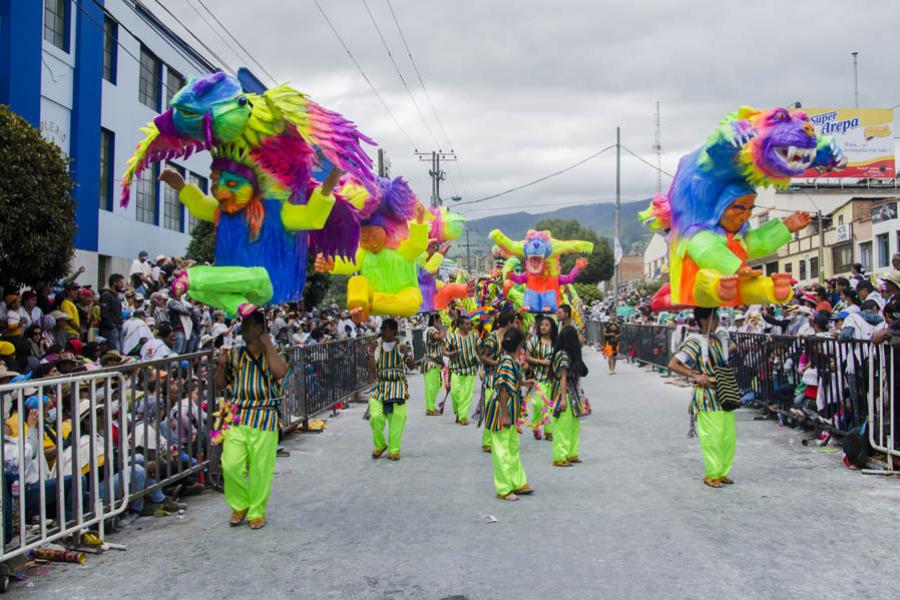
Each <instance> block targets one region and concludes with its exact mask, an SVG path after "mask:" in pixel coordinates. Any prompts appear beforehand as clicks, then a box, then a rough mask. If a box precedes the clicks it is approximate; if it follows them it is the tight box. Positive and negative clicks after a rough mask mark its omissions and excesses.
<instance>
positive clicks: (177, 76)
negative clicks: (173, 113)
mask: <svg viewBox="0 0 900 600" xmlns="http://www.w3.org/2000/svg"><path fill="white" fill-rule="evenodd" d="M183 87H184V77H182V76H181V73H179V72H178V71H176V70H175V69H173V68H172V67H169V68H168V69H167V70H166V106H169V104H171V103H172V96H174V95H175V92H177V91H178V90H180V89H181V88H183Z"/></svg>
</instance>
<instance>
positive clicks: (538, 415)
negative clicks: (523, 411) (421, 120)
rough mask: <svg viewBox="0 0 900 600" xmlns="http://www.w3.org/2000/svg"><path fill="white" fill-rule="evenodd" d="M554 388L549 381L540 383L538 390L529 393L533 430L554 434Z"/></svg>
mask: <svg viewBox="0 0 900 600" xmlns="http://www.w3.org/2000/svg"><path fill="white" fill-rule="evenodd" d="M551 388H552V386H551V384H550V382H549V381H542V382H538V387H537V389H534V388H532V389H531V391H530V392H528V400H529V401H530V403H531V429H532V430H533V431H541V430H543V432H544V433H551V434H552V433H553V405H552V404H553V403H552V401H551V399H550V394H551V393H552V389H551Z"/></svg>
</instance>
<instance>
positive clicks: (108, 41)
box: [103, 17, 119, 85]
mask: <svg viewBox="0 0 900 600" xmlns="http://www.w3.org/2000/svg"><path fill="white" fill-rule="evenodd" d="M118 40H119V24H118V23H116V22H115V21H113V20H112V19H110V18H109V17H104V19H103V79H105V80H107V81H108V82H110V83H112V84H113V85H115V83H116V65H117V63H118V57H119V41H118Z"/></svg>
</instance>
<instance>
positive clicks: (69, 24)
mask: <svg viewBox="0 0 900 600" xmlns="http://www.w3.org/2000/svg"><path fill="white" fill-rule="evenodd" d="M65 15H66V16H65V21H66V32H65V46H66V52H67V53H71V52H72V0H67V2H66V13H65Z"/></svg>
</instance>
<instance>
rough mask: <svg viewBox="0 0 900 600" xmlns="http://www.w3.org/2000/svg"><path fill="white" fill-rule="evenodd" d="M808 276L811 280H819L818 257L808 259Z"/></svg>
mask: <svg viewBox="0 0 900 600" xmlns="http://www.w3.org/2000/svg"><path fill="white" fill-rule="evenodd" d="M809 276H810V278H812V279H818V278H819V257H818V256H815V257H813V258H811V259H809Z"/></svg>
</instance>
